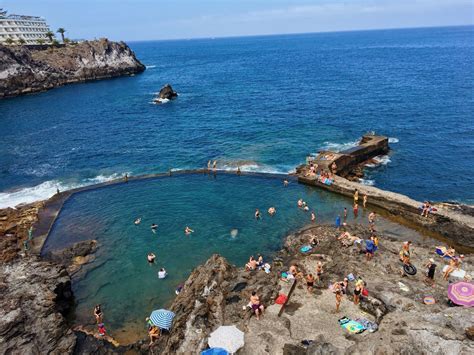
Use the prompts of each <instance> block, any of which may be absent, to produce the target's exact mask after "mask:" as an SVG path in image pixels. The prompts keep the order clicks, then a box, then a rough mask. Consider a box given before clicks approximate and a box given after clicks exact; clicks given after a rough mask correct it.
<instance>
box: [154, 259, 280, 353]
mask: <svg viewBox="0 0 474 355" xmlns="http://www.w3.org/2000/svg"><path fill="white" fill-rule="evenodd" d="M277 283H278V278H277V277H276V275H271V276H269V275H267V274H265V273H264V272H263V271H260V272H252V273H249V272H246V271H244V270H242V269H238V268H236V267H235V266H231V265H230V264H229V263H228V262H227V261H226V260H225V259H224V258H222V257H221V256H219V255H213V256H212V257H211V258H210V259H209V260H208V261H207V262H206V263H205V264H204V265H201V266H198V267H197V268H196V269H195V270H194V271H193V272H192V273H191V275H190V276H189V278H188V280H187V281H186V283H185V284H184V287H183V291H182V292H181V293H180V294H179V295H178V296H177V297H176V299H175V301H174V302H173V304H172V306H171V310H173V311H174V312H175V313H176V318H175V320H174V322H173V329H172V330H171V332H170V333H169V334H168V335H165V336H162V337H161V338H160V340H159V341H158V342H157V343H155V345H154V346H153V347H152V349H153V351H154V352H156V353H159V354H176V353H178V354H187V353H190V354H191V353H193V354H195V353H198V352H199V350H202V349H205V348H206V346H207V337H208V336H209V334H210V333H211V332H212V331H213V330H215V329H216V328H217V327H219V326H220V325H227V324H235V325H237V326H238V327H240V328H241V329H244V328H245V324H246V321H248V319H249V318H250V316H251V313H250V312H249V311H244V310H243V309H242V305H246V304H247V303H248V300H249V297H250V294H251V292H252V291H257V292H258V294H259V295H260V298H261V301H262V302H263V303H264V304H268V303H270V302H271V300H272V299H274V298H275V297H276V296H277V294H278V286H277Z"/></svg>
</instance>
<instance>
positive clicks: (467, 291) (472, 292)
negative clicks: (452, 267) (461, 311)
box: [448, 281, 474, 307]
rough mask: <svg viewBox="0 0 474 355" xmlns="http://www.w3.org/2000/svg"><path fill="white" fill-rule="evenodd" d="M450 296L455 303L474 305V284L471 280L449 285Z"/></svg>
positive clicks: (466, 305)
mask: <svg viewBox="0 0 474 355" xmlns="http://www.w3.org/2000/svg"><path fill="white" fill-rule="evenodd" d="M448 297H449V299H450V300H451V301H453V303H455V304H457V305H459V306H464V307H473V306H474V284H472V283H470V282H465V281H461V282H456V283H452V284H450V285H449V286H448Z"/></svg>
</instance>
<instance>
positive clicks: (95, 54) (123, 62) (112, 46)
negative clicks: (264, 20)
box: [0, 39, 145, 98]
mask: <svg viewBox="0 0 474 355" xmlns="http://www.w3.org/2000/svg"><path fill="white" fill-rule="evenodd" d="M144 70H145V66H144V65H143V64H142V63H140V61H139V60H138V59H137V58H136V57H135V54H134V53H133V51H132V50H131V49H130V48H129V47H128V46H127V45H126V44H125V43H123V42H111V41H109V40H107V39H100V40H96V41H85V42H81V43H78V44H75V45H67V46H64V47H57V48H56V47H49V48H45V49H29V48H28V47H26V46H11V47H7V46H3V45H0V98H3V97H11V96H17V95H22V94H28V93H33V92H40V91H45V90H49V89H52V88H55V87H58V86H62V85H66V84H71V83H77V82H85V81H89V80H98V79H105V78H112V77H117V76H123V75H131V74H135V73H140V72H143V71H144Z"/></svg>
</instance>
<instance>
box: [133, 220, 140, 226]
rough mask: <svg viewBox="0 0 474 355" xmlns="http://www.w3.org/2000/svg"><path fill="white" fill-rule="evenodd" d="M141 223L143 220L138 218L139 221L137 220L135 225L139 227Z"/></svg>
mask: <svg viewBox="0 0 474 355" xmlns="http://www.w3.org/2000/svg"><path fill="white" fill-rule="evenodd" d="M141 222H142V219H141V218H137V219H136V220H135V222H133V223H135V225H136V226H138V225H139V224H140V223H141Z"/></svg>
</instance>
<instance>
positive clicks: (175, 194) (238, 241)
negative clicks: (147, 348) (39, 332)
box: [43, 174, 349, 342]
mask: <svg viewBox="0 0 474 355" xmlns="http://www.w3.org/2000/svg"><path fill="white" fill-rule="evenodd" d="M282 180H283V177H265V176H237V175H230V174H217V175H216V176H213V175H212V174H211V175H203V174H191V175H180V176H173V177H165V178H158V179H152V180H143V181H130V182H129V183H126V184H120V185H113V186H109V187H106V188H99V189H97V190H92V191H87V192H83V193H79V194H76V195H73V196H72V197H71V198H70V199H69V200H68V201H67V202H66V203H65V205H64V208H63V210H62V211H61V213H60V215H59V217H58V219H57V221H56V223H55V225H54V227H53V230H52V231H51V234H50V236H49V238H48V240H47V242H46V244H45V247H44V249H43V251H44V252H46V251H48V250H51V249H58V248H63V247H65V246H68V245H70V244H72V243H74V242H77V241H80V240H87V239H96V240H97V241H98V242H99V249H98V251H97V252H96V259H95V260H94V261H93V262H92V263H91V264H89V265H87V266H86V267H85V268H84V269H83V270H82V271H81V272H80V273H79V275H78V276H76V277H75V278H74V282H73V290H74V294H75V298H76V303H77V308H76V312H75V322H76V323H79V324H92V323H93V322H94V318H93V315H92V310H93V307H94V305H95V304H99V303H100V304H102V307H103V310H104V314H105V319H104V321H105V324H106V327H107V329H108V332H109V333H110V334H111V335H112V336H114V337H116V338H117V339H118V340H119V341H122V342H129V341H133V340H137V339H138V338H140V337H143V336H144V335H146V332H145V323H144V319H145V317H146V316H147V315H149V313H150V312H151V311H152V310H154V309H158V308H165V307H167V306H168V305H169V303H170V301H171V300H172V299H173V297H174V295H175V289H176V287H177V286H178V285H179V284H180V283H182V282H183V281H184V280H186V278H187V277H188V276H189V273H190V272H191V270H192V269H193V268H194V267H196V266H197V265H199V264H201V263H203V262H204V261H205V260H207V259H208V258H209V257H210V256H211V255H212V254H213V253H219V254H221V255H223V256H225V257H226V258H227V259H228V260H229V261H230V262H231V263H234V264H236V265H239V266H242V265H244V264H245V262H246V261H247V260H248V257H249V256H250V255H256V254H257V253H262V254H263V255H264V256H265V257H266V258H267V260H268V259H269V258H271V255H272V253H274V252H275V251H277V250H279V249H280V248H281V245H282V240H283V237H285V236H286V235H287V234H288V233H289V232H291V231H295V230H297V229H298V228H300V227H302V226H304V225H305V224H307V223H309V222H310V212H304V211H303V210H301V209H298V208H297V205H296V202H297V200H298V199H299V198H303V199H304V200H305V201H306V202H307V203H308V205H309V206H310V208H311V210H313V209H314V211H315V212H316V215H317V222H318V223H322V222H325V223H328V222H332V221H333V220H334V218H335V216H336V215H337V214H341V213H342V211H343V208H344V206H348V205H349V204H348V200H346V199H344V198H342V197H340V196H337V195H334V194H331V193H328V192H326V191H323V190H320V189H315V188H312V187H308V186H304V185H300V184H298V183H297V182H296V181H291V182H290V184H289V186H288V187H284V186H283V183H282ZM270 206H275V207H276V210H277V213H276V215H275V216H274V217H270V216H269V215H268V213H267V209H268V208H269V207H270ZM256 208H259V209H260V211H261V213H262V219H261V220H258V221H257V220H255V218H254V213H255V209H256ZM138 217H140V218H141V219H142V220H141V223H140V224H139V225H135V224H134V221H135V219H136V218H138ZM152 223H156V224H158V229H157V231H156V233H153V231H152V230H151V228H150V227H151V224H152ZM187 225H188V226H190V227H191V228H192V229H194V231H195V232H194V233H193V234H191V235H185V234H184V228H185V227H186V226H187ZM149 252H153V253H154V254H155V255H156V257H157V260H156V263H155V264H154V265H149V264H148V262H147V260H146V256H147V254H148V253H149ZM160 267H165V268H166V270H167V271H168V274H169V276H168V277H167V278H166V279H164V280H160V279H158V277H157V272H158V270H159V268H160Z"/></svg>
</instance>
